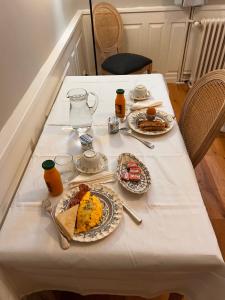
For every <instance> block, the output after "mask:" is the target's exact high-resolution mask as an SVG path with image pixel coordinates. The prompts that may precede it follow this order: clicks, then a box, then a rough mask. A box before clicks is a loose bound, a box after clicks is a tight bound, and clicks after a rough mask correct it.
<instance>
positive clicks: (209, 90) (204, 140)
mask: <svg viewBox="0 0 225 300" xmlns="http://www.w3.org/2000/svg"><path fill="white" fill-rule="evenodd" d="M224 122H225V69H223V70H215V71H212V72H210V73H208V74H206V75H204V76H203V77H202V78H200V79H199V80H198V81H197V82H196V83H195V84H194V85H193V87H192V88H191V89H190V91H189V92H188V94H187V97H186V100H185V103H184V106H183V109H182V112H181V117H180V120H179V126H180V130H181V133H182V135H183V138H184V142H185V144H186V148H187V150H188V153H189V156H190V158H191V161H192V163H193V166H194V167H195V166H196V165H197V164H198V163H199V162H200V161H201V159H202V158H203V156H204V155H205V154H206V152H207V150H208V149H209V147H210V145H211V144H212V142H213V140H214V138H215V137H216V135H217V134H218V132H219V130H220V129H221V127H222V126H223V124H224Z"/></svg>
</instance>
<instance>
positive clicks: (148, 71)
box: [147, 64, 152, 74]
mask: <svg viewBox="0 0 225 300" xmlns="http://www.w3.org/2000/svg"><path fill="white" fill-rule="evenodd" d="M147 73H148V74H151V73H152V64H149V65H148V66H147Z"/></svg>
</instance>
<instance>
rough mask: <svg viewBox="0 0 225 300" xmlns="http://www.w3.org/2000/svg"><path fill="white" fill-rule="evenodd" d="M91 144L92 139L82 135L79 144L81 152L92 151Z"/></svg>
mask: <svg viewBox="0 0 225 300" xmlns="http://www.w3.org/2000/svg"><path fill="white" fill-rule="evenodd" d="M92 142H93V137H92V136H91V135H90V134H83V135H81V136H80V143H81V147H82V150H83V152H84V151H86V150H90V149H93V145H92Z"/></svg>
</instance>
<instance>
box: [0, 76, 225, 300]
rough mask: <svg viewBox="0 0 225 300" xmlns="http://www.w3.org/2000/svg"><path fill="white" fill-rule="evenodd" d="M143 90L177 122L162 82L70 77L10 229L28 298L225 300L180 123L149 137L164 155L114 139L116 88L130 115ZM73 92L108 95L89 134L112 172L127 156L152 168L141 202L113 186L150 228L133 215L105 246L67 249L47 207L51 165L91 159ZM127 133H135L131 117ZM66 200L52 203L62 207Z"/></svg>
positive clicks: (6, 263) (12, 276)
mask: <svg viewBox="0 0 225 300" xmlns="http://www.w3.org/2000/svg"><path fill="white" fill-rule="evenodd" d="M138 84H142V85H145V86H146V87H147V89H148V91H149V93H150V96H151V98H150V100H149V101H158V100H159V103H161V104H160V105H159V106H157V107H156V108H157V110H161V111H164V112H166V113H168V114H170V115H171V116H174V111H173V108H172V105H171V102H170V98H169V93H168V89H167V84H166V82H165V80H164V77H163V75H161V74H143V75H121V76H120V75H119V76H111V75H109V76H68V77H65V79H64V82H63V84H62V86H61V88H60V91H59V93H58V95H57V97H56V100H55V102H54V105H53V107H52V109H51V112H50V114H49V116H48V118H47V120H46V122H45V125H44V127H43V131H42V133H41V135H40V138H39V140H38V142H37V145H36V147H35V150H34V152H33V154H32V157H31V159H30V161H29V163H28V166H27V168H26V171H25V173H24V175H23V178H22V179H21V182H20V185H19V187H18V189H17V191H16V193H15V196H14V199H13V201H12V204H11V206H10V208H9V211H8V213H7V216H6V218H5V221H4V224H3V226H2V228H1V230H0V269H1V272H2V274H4V276H5V277H6V278H7V279H8V281H9V282H10V284H11V286H12V288H13V290H14V291H15V293H16V295H17V296H18V298H22V297H23V296H24V295H28V294H31V293H34V292H37V291H43V290H64V291H72V292H76V293H79V294H81V295H90V294H110V295H134V296H142V297H146V298H150V297H154V296H157V295H160V294H162V293H164V292H175V293H181V294H183V295H185V296H186V298H187V299H189V300H212V299H216V300H224V299H225V265H224V261H223V258H222V255H221V252H220V249H219V246H218V243H217V239H216V237H215V233H214V231H213V228H212V225H211V223H210V220H209V217H208V214H207V211H206V208H205V205H204V202H203V199H202V196H201V193H200V190H199V186H198V182H197V179H196V176H195V171H194V168H193V166H192V163H191V160H190V158H189V156H188V152H187V150H186V147H185V144H184V141H183V138H182V135H181V133H180V130H179V126H178V122H177V120H176V118H175V117H174V119H173V127H172V128H171V130H170V131H168V132H166V133H165V134H162V135H154V136H145V135H142V138H144V139H145V140H147V141H150V142H151V143H152V144H154V149H150V148H148V147H146V146H145V145H144V144H142V143H141V142H139V141H138V140H136V139H134V138H133V137H131V136H128V135H124V134H122V133H121V132H118V133H115V134H110V133H109V132H108V118H109V116H112V115H113V114H114V113H115V97H116V90H117V89H119V88H120V89H124V90H125V98H126V103H127V107H126V109H127V114H129V112H130V107H131V106H132V104H133V100H132V99H131V98H132V97H131V92H132V91H133V89H134V87H135V86H137V85H138ZM72 88H83V89H85V90H87V91H88V92H94V93H95V94H96V95H97V96H98V99H99V103H98V107H97V110H96V111H95V113H94V114H93V122H92V126H91V129H90V131H89V133H90V134H91V135H92V136H93V148H94V150H95V151H97V152H101V153H104V154H105V156H106V157H107V159H108V166H107V168H108V170H109V171H112V172H115V171H116V167H117V159H118V157H119V155H120V154H121V153H131V154H133V155H135V156H136V157H137V158H138V159H139V160H140V161H141V162H142V163H143V164H144V165H145V166H146V167H147V169H148V170H149V173H150V176H151V185H150V188H149V190H148V191H147V192H145V193H143V194H134V193H131V192H129V191H127V190H126V189H124V187H122V186H121V184H120V183H119V182H118V181H115V182H112V183H107V184H106V186H107V187H109V188H110V189H112V190H113V191H114V192H115V193H116V194H117V195H118V197H119V198H120V199H121V200H122V201H124V202H125V203H126V204H127V205H129V207H130V208H132V210H133V211H134V212H135V213H136V214H137V215H138V216H139V217H140V218H141V219H142V222H141V223H140V224H137V223H136V222H134V220H133V219H132V218H131V217H130V215H129V214H127V213H126V211H124V212H123V215H122V219H121V222H120V224H119V225H118V227H117V228H116V229H115V230H114V231H113V232H112V233H111V234H110V235H108V236H107V237H105V238H104V239H101V240H99V241H96V242H90V243H88V242H85V243H82V242H77V241H72V242H71V246H70V248H69V249H67V250H63V249H62V248H61V247H60V245H59V241H58V236H57V232H56V230H55V226H54V224H53V222H52V219H51V218H50V217H49V215H48V214H47V213H46V212H45V211H44V209H43V207H42V202H43V201H44V200H45V199H46V198H48V197H49V194H48V190H47V188H46V185H45V182H44V179H43V169H42V167H41V165H42V162H43V161H44V160H47V159H54V157H55V156H57V155H58V154H65V153H69V154H72V155H73V156H76V155H78V154H80V153H81V152H82V149H81V144H80V139H79V136H78V134H77V132H76V130H74V129H73V128H72V127H71V126H70V125H71V124H70V120H69V110H70V102H69V101H68V99H67V93H68V91H69V90H70V89H72ZM90 101H91V100H90ZM120 126H121V127H123V126H128V124H127V119H125V120H123V122H121V124H120ZM193 134H194V133H193ZM137 136H138V137H140V136H141V135H137ZM77 175H79V173H77ZM60 198H61V196H58V197H50V199H51V201H53V202H54V203H57V201H60ZM0 299H3V298H1V291H0Z"/></svg>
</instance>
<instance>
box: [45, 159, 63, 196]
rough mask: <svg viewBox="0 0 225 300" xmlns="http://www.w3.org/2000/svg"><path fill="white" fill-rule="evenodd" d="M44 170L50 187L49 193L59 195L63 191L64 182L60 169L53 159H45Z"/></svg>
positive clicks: (46, 181)
mask: <svg viewBox="0 0 225 300" xmlns="http://www.w3.org/2000/svg"><path fill="white" fill-rule="evenodd" d="M42 168H43V169H44V170H45V171H44V179H45V183H46V185H47V187H48V190H49V193H50V194H51V195H52V196H58V195H60V194H62V192H63V184H62V180H61V176H60V173H59V171H58V170H57V169H56V168H55V162H54V161H53V160H45V161H44V162H43V163H42Z"/></svg>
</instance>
